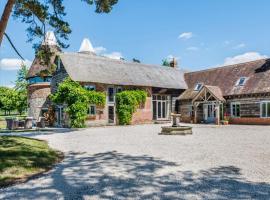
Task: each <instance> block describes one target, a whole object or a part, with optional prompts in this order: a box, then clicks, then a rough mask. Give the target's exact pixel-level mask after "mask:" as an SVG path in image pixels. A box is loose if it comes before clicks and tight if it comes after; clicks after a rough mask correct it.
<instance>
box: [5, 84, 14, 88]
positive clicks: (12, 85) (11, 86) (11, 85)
mask: <svg viewBox="0 0 270 200" xmlns="http://www.w3.org/2000/svg"><path fill="white" fill-rule="evenodd" d="M4 86H5V87H8V88H14V87H15V84H10V85H4Z"/></svg>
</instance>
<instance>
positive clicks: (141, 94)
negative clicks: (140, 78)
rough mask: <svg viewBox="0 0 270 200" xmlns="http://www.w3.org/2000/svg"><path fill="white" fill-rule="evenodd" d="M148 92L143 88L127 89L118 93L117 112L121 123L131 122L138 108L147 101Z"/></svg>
mask: <svg viewBox="0 0 270 200" xmlns="http://www.w3.org/2000/svg"><path fill="white" fill-rule="evenodd" d="M146 97H147V93H146V92H145V91H143V90H126V91H123V92H120V93H117V94H116V113H117V116H118V120H119V124H120V125H127V124H130V123H131V120H132V115H133V113H134V112H135V111H136V109H137V108H138V107H139V106H140V105H143V104H144V103H145V101H146Z"/></svg>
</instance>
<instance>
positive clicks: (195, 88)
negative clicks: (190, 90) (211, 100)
mask: <svg viewBox="0 0 270 200" xmlns="http://www.w3.org/2000/svg"><path fill="white" fill-rule="evenodd" d="M202 87H203V84H202V83H197V84H196V86H195V87H194V90H195V91H200V90H201V89H202Z"/></svg>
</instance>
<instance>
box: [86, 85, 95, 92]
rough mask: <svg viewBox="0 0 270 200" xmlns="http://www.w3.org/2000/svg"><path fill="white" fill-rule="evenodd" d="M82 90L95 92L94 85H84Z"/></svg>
mask: <svg viewBox="0 0 270 200" xmlns="http://www.w3.org/2000/svg"><path fill="white" fill-rule="evenodd" d="M84 88H85V89H87V90H89V91H95V90H96V86H95V85H85V86H84Z"/></svg>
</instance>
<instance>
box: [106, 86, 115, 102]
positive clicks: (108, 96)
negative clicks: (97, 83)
mask: <svg viewBox="0 0 270 200" xmlns="http://www.w3.org/2000/svg"><path fill="white" fill-rule="evenodd" d="M110 89H113V95H112V97H113V101H110V95H109V90H110ZM107 100H108V104H114V103H115V87H114V86H108V89H107Z"/></svg>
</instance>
